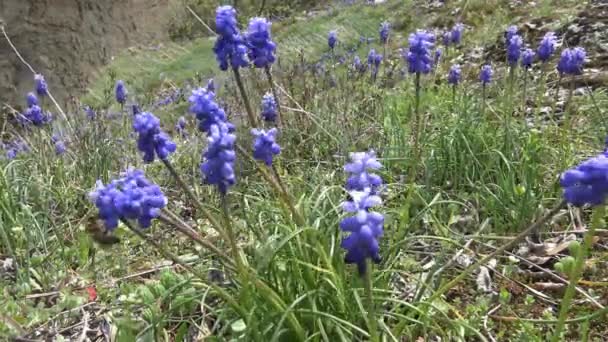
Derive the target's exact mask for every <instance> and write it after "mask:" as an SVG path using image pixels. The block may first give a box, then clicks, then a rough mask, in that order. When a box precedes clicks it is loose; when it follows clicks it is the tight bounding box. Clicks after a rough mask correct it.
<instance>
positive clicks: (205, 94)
mask: <svg viewBox="0 0 608 342" xmlns="http://www.w3.org/2000/svg"><path fill="white" fill-rule="evenodd" d="M188 101H189V102H190V112H191V113H193V114H194V115H196V119H197V120H198V129H199V130H201V131H203V132H209V129H210V128H211V126H212V125H215V124H217V123H219V122H223V121H225V120H226V112H224V110H223V109H222V107H220V106H219V105H218V104H217V102H215V93H214V92H212V91H208V90H207V89H205V88H198V89H194V90H193V91H192V95H190V97H189V98H188Z"/></svg>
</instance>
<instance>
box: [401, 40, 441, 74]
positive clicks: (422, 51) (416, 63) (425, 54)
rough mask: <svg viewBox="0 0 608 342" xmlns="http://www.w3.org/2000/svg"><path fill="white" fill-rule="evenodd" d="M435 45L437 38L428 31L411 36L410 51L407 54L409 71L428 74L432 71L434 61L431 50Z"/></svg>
mask: <svg viewBox="0 0 608 342" xmlns="http://www.w3.org/2000/svg"><path fill="white" fill-rule="evenodd" d="M434 44H435V36H434V35H433V34H432V33H429V32H427V31H423V30H418V31H416V33H412V34H410V36H409V49H408V52H407V56H406V59H407V63H408V71H409V72H410V73H411V74H413V73H420V74H428V73H429V72H430V71H431V69H432V64H433V60H432V59H431V56H430V50H431V49H432V48H433V46H434Z"/></svg>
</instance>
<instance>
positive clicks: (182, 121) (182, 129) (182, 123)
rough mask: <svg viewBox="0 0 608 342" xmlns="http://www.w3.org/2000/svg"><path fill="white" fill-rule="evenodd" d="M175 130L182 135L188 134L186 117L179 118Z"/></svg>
mask: <svg viewBox="0 0 608 342" xmlns="http://www.w3.org/2000/svg"><path fill="white" fill-rule="evenodd" d="M175 130H176V131H177V133H178V134H179V135H181V136H182V137H185V136H186V118H184V117H183V116H180V117H179V119H177V123H176V124H175Z"/></svg>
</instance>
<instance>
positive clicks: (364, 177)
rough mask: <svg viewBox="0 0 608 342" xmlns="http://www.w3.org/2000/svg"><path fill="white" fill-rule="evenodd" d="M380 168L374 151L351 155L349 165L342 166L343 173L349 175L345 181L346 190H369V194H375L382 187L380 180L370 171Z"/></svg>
mask: <svg viewBox="0 0 608 342" xmlns="http://www.w3.org/2000/svg"><path fill="white" fill-rule="evenodd" d="M381 167H382V164H380V162H378V159H376V153H375V152H374V151H370V152H356V153H351V155H350V163H347V164H346V165H344V171H346V172H347V173H349V174H350V176H349V177H348V179H347V181H346V190H349V191H350V190H355V191H363V190H365V189H370V191H371V193H372V194H375V193H376V192H377V191H378V189H379V188H380V186H381V185H382V178H380V176H378V175H377V174H375V173H372V172H370V171H373V170H378V169H380V168H381Z"/></svg>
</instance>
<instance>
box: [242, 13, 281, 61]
mask: <svg viewBox="0 0 608 342" xmlns="http://www.w3.org/2000/svg"><path fill="white" fill-rule="evenodd" d="M271 25H272V24H271V23H270V22H268V21H267V20H266V19H264V18H253V19H251V21H249V28H248V31H247V35H246V40H247V44H248V45H249V59H250V60H251V61H252V62H253V65H255V66H256V68H265V67H267V66H270V65H271V64H272V63H274V61H275V59H276V57H275V55H274V53H275V50H276V48H277V46H276V44H275V43H274V42H273V41H272V38H271V35H270V26H271Z"/></svg>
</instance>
